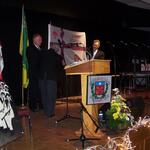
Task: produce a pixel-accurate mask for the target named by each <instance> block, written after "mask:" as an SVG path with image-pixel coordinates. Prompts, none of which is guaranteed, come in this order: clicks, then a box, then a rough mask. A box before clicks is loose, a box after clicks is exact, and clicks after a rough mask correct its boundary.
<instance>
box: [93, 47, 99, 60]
mask: <svg viewBox="0 0 150 150" xmlns="http://www.w3.org/2000/svg"><path fill="white" fill-rule="evenodd" d="M97 51H98V49H96V50H94V53H93V57H92V59H94V57H95V55H96V53H97Z"/></svg>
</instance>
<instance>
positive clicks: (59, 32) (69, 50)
mask: <svg viewBox="0 0 150 150" xmlns="http://www.w3.org/2000/svg"><path fill="white" fill-rule="evenodd" d="M85 47H86V35H85V32H76V31H71V30H67V29H63V28H60V27H56V26H53V25H51V24H49V25H48V48H53V49H55V50H56V52H57V53H58V54H60V55H62V56H63V58H64V64H65V65H69V64H73V63H74V62H78V61H83V60H85V59H86V53H85Z"/></svg>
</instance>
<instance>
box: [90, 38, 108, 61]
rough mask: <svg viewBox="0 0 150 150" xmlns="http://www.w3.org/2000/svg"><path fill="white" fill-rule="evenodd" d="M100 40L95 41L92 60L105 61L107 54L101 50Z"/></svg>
mask: <svg viewBox="0 0 150 150" xmlns="http://www.w3.org/2000/svg"><path fill="white" fill-rule="evenodd" d="M100 44H101V43H100V40H94V41H93V45H92V47H93V50H92V58H91V59H104V58H105V54H104V52H103V51H102V50H100V49H99V48H100Z"/></svg>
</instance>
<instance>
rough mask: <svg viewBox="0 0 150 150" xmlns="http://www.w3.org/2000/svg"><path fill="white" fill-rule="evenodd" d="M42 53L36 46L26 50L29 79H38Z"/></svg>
mask: <svg viewBox="0 0 150 150" xmlns="http://www.w3.org/2000/svg"><path fill="white" fill-rule="evenodd" d="M40 52H41V50H39V49H38V48H37V47H36V46H35V45H31V46H30V47H28V48H27V50H26V55H27V60H28V65H29V77H31V76H35V77H38V70H39V69H38V68H39V60H40Z"/></svg>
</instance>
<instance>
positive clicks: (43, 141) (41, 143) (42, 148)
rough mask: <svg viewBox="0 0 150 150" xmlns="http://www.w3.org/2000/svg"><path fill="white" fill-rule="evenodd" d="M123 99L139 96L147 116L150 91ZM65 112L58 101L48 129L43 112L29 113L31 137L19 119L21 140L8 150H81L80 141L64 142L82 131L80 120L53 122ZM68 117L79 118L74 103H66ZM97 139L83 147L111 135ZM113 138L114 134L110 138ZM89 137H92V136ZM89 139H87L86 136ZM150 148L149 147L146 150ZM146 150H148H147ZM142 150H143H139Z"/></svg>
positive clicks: (69, 119)
mask: <svg viewBox="0 0 150 150" xmlns="http://www.w3.org/2000/svg"><path fill="white" fill-rule="evenodd" d="M124 94H126V96H127V95H128V96H142V97H143V99H144V102H145V104H146V105H145V110H144V112H143V116H144V115H150V90H142V91H136V92H132V93H128V92H127V91H126V93H124ZM65 112H66V103H65V102H62V101H57V104H56V115H55V117H53V118H52V119H51V122H50V126H49V125H48V119H47V117H46V116H45V115H44V113H43V111H40V112H35V113H31V118H32V135H30V134H29V128H28V120H27V119H26V120H24V119H22V124H23V129H24V134H23V135H22V137H20V138H18V139H16V140H15V141H12V142H11V143H9V144H7V145H6V146H5V148H6V149H7V150H80V149H82V147H81V141H80V140H77V141H70V142H66V139H68V138H79V137H77V135H76V134H75V133H76V131H78V130H79V129H80V128H81V123H80V119H72V118H67V119H65V120H63V121H61V122H59V123H57V124H56V123H55V122H56V120H58V119H60V118H62V117H63V116H64V115H65ZM68 114H69V115H71V116H75V117H80V104H79V103H77V102H72V101H71V103H69V113H68ZM100 134H101V135H100V140H96V141H85V147H87V146H92V145H97V144H103V145H104V144H105V143H106V141H107V137H108V136H111V135H108V134H107V133H104V132H102V131H101V132H100ZM112 136H115V135H112ZM91 137H93V136H92V135H91ZM87 138H88V137H87ZM149 149H150V148H149ZM149 149H147V150H149ZM141 150H142V149H141Z"/></svg>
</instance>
